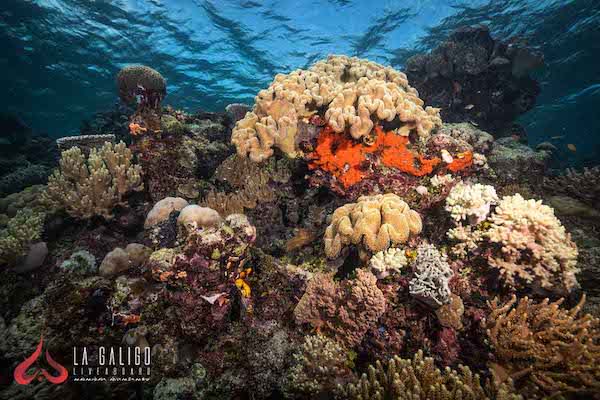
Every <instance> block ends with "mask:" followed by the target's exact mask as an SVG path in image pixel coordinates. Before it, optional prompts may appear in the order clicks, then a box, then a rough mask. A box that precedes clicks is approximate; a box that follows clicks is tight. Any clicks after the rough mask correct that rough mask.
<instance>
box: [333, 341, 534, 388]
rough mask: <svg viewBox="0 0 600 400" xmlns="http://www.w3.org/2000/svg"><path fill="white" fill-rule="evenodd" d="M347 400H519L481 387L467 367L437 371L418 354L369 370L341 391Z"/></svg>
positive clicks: (378, 364) (484, 385)
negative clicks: (411, 357)
mask: <svg viewBox="0 0 600 400" xmlns="http://www.w3.org/2000/svg"><path fill="white" fill-rule="evenodd" d="M344 398H346V399H351V400H384V399H392V400H421V399H422V400H463V399H464V400H481V399H490V400H492V399H495V400H519V399H522V398H521V396H519V395H518V394H516V393H515V392H514V389H513V387H512V385H511V384H510V383H509V384H501V385H498V386H496V385H494V384H493V383H490V382H489V381H487V382H485V383H484V384H483V385H482V384H481V380H480V378H479V375H477V374H473V372H471V370H470V369H469V368H468V367H465V366H460V367H459V371H456V370H453V369H450V368H446V369H445V370H444V371H440V370H439V369H438V368H436V366H435V364H434V362H433V359H432V358H429V357H423V352H422V351H421V350H419V351H418V352H417V354H416V355H415V356H414V358H413V359H412V360H406V359H401V358H400V357H397V356H396V357H394V358H392V359H390V360H389V361H388V362H387V363H385V365H384V364H382V363H381V362H379V361H378V362H377V363H376V364H375V367H373V366H369V370H368V373H367V374H363V375H362V377H361V378H360V380H358V382H356V383H355V384H349V385H348V386H347V387H346V388H345V397H344Z"/></svg>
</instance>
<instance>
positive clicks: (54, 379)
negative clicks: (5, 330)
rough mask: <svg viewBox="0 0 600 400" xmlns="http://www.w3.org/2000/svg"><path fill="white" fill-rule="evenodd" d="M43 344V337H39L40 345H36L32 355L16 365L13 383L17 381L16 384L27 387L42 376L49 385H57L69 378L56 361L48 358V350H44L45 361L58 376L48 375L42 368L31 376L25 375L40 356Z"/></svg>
mask: <svg viewBox="0 0 600 400" xmlns="http://www.w3.org/2000/svg"><path fill="white" fill-rule="evenodd" d="M43 344H44V336H42V337H40V343H39V344H38V345H37V348H36V349H35V351H34V352H33V354H32V355H30V356H29V357H27V358H26V359H25V361H23V362H22V363H21V364H19V365H17V368H15V373H14V377H15V381H17V383H18V384H20V385H29V384H30V383H31V382H32V381H33V380H34V379H35V378H36V377H37V378H38V380H40V381H41V380H42V376H44V377H45V378H46V379H47V380H48V382H50V383H54V384H59V383H63V382H64V381H66V380H67V378H68V377H69V372H68V371H67V369H66V368H65V367H63V366H62V365H60V364H59V363H57V362H56V361H54V359H53V358H52V357H51V356H50V353H49V352H48V350H46V361H48V364H50V366H51V367H52V368H54V369H55V370H56V372H58V376H54V375H52V374H50V373H49V372H48V371H46V370H45V369H44V368H41V369H39V368H38V369H37V370H36V371H35V372H33V373H32V374H31V375H28V374H27V370H28V369H29V367H31V366H32V365H33V363H35V361H36V360H37V359H38V358H39V357H40V354H42V346H43ZM40 372H41V373H42V376H39V373H40Z"/></svg>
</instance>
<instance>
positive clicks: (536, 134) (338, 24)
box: [0, 0, 600, 163]
mask: <svg viewBox="0 0 600 400" xmlns="http://www.w3.org/2000/svg"><path fill="white" fill-rule="evenodd" d="M481 23H483V24H486V25H488V26H489V27H490V29H491V31H492V33H493V35H494V36H495V37H498V38H501V39H508V38H510V37H512V36H515V35H519V36H522V37H524V38H525V39H526V40H527V42H528V44H529V45H530V46H532V47H535V48H539V49H540V50H541V51H542V52H543V53H544V55H545V57H546V64H547V65H546V67H545V68H544V69H543V70H541V71H539V72H538V73H537V78H538V79H539V80H540V82H541V86H542V93H541V95H540V96H539V97H538V105H537V107H536V108H535V109H533V110H531V111H530V112H529V113H527V114H526V115H525V116H523V117H522V122H523V123H524V125H525V127H526V129H527V131H528V134H529V139H530V143H531V144H534V145H535V144H536V143H539V142H541V141H543V140H546V139H548V138H550V137H553V136H562V135H564V136H565V138H562V139H555V140H554V143H555V144H557V145H559V148H560V149H562V150H561V151H562V153H563V157H566V158H568V159H569V160H570V161H572V162H573V163H576V162H577V163H582V162H589V161H590V160H591V161H594V158H595V157H596V154H598V152H599V150H600V149H599V148H600V116H599V114H600V113H599V112H598V111H599V110H600V66H599V61H600V55H599V54H600V29H599V28H598V27H599V26H600V1H598V0H574V1H566V0H554V1H551V0H545V1H542V0H535V1H534V0H532V1H526V0H493V1H484V0H472V1H458V0H454V1H452V0H413V1H391V0H387V1H349V0H338V1H334V0H330V1H325V0H315V1H258V0H257V1H250V0H249V1H229V0H220V1H214V0H213V1H201V0H114V1H109V0H95V1H93V0H37V1H27V0H2V6H1V11H0V40H1V41H2V45H3V46H2V47H3V50H2V53H1V56H0V77H1V78H0V79H1V82H2V87H3V89H4V93H5V94H4V96H1V97H0V110H1V111H9V112H13V113H15V114H17V115H19V116H20V117H21V118H22V119H23V120H25V121H26V122H27V123H28V124H29V125H30V126H31V127H32V128H34V129H35V130H36V131H40V132H47V133H50V134H52V135H54V136H64V135H68V134H72V133H75V132H77V129H78V127H79V125H80V122H81V120H82V119H84V118H88V117H89V116H91V115H92V114H93V113H94V112H96V111H102V110H107V109H110V108H111V107H112V106H113V104H114V103H115V101H116V98H117V96H116V91H115V88H114V86H115V85H114V77H115V75H116V73H117V72H118V70H119V69H120V68H121V67H122V66H124V65H126V64H129V63H143V64H147V65H149V66H152V67H153V68H155V69H157V70H158V71H160V72H161V73H162V74H163V75H164V76H165V77H166V78H167V79H168V85H169V86H168V91H169V94H168V96H167V99H166V101H165V103H167V104H172V105H174V106H176V107H180V108H184V109H187V110H196V109H198V108H202V109H204V110H211V111H218V110H222V109H223V107H224V106H225V105H227V104H228V103H231V102H248V103H252V101H253V100H252V99H253V97H254V95H255V94H256V92H257V91H258V90H260V89H261V88H263V87H264V86H265V85H267V84H268V83H269V82H270V81H271V79H272V78H273V76H274V75H275V74H276V73H278V72H288V71H290V70H292V69H295V68H299V67H306V66H308V65H309V64H311V63H312V62H314V61H316V60H318V59H320V58H323V57H325V56H326V55H327V54H329V53H338V54H349V55H357V56H361V57H365V58H369V59H372V60H374V61H378V62H381V63H385V64H390V65H393V66H395V67H397V68H402V66H403V63H404V62H405V60H406V59H407V58H408V57H409V56H411V55H413V54H415V53H416V52H419V51H425V50H428V49H431V48H433V47H435V46H437V45H438V44H439V43H440V42H441V41H443V40H444V39H445V38H446V37H447V35H448V34H449V33H450V32H451V31H453V30H454V29H455V28H457V27H459V26H463V25H476V24H481ZM567 143H573V144H575V145H576V146H577V148H578V152H577V153H570V152H568V151H567V150H565V149H566V144H567Z"/></svg>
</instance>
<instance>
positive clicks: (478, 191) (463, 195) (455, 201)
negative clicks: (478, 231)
mask: <svg viewBox="0 0 600 400" xmlns="http://www.w3.org/2000/svg"><path fill="white" fill-rule="evenodd" d="M497 202H498V196H497V195H496V190H495V189H494V187H493V186H490V185H481V184H479V183H477V184H474V185H467V184H464V183H462V182H459V183H457V184H456V185H455V186H454V187H453V188H452V190H451V191H450V194H449V195H448V197H447V198H446V211H448V212H450V215H451V216H452V218H453V219H454V220H455V221H456V222H460V221H467V220H468V222H469V223H473V224H478V223H480V222H482V221H483V220H485V219H486V217H487V216H488V214H489V212H490V206H491V205H492V204H497Z"/></svg>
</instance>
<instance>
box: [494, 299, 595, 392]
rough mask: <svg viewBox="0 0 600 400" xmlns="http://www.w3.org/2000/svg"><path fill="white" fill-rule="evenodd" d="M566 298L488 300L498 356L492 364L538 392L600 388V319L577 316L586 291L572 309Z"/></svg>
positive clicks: (495, 350)
mask: <svg viewBox="0 0 600 400" xmlns="http://www.w3.org/2000/svg"><path fill="white" fill-rule="evenodd" d="M562 301H563V300H559V301H556V302H553V303H550V301H549V300H548V299H546V300H544V301H542V302H541V303H535V302H534V301H532V300H530V299H528V298H527V297H525V298H523V299H520V300H519V301H518V302H517V298H516V297H515V296H514V295H513V297H512V298H511V299H510V300H509V301H508V302H506V303H504V304H502V303H500V302H499V301H498V299H494V300H493V301H491V302H488V305H489V307H490V309H491V313H490V315H489V316H488V318H487V334H488V337H489V340H490V343H491V345H492V346H493V348H494V352H495V354H496V357H497V359H498V365H496V366H495V368H493V370H495V373H496V375H498V377H502V376H510V377H512V378H513V379H514V380H515V382H517V383H521V384H522V385H523V386H525V390H527V389H529V390H530V391H531V392H532V393H531V395H532V396H535V397H538V396H540V397H541V396H552V397H559V396H564V395H567V394H571V395H573V394H578V395H580V396H585V395H586V394H588V395H591V394H593V393H596V394H597V393H598V392H599V391H600V364H598V360H600V320H599V319H597V318H593V317H592V316H591V315H589V314H587V315H585V316H578V314H579V312H580V311H581V308H582V307H583V304H584V303H585V296H583V297H582V299H581V301H580V302H579V304H577V305H576V306H575V307H574V308H572V309H571V310H567V309H564V308H561V307H560V305H561V303H562ZM523 381H524V382H523ZM581 398H584V397H581Z"/></svg>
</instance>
